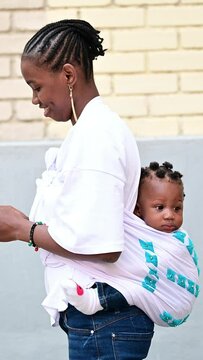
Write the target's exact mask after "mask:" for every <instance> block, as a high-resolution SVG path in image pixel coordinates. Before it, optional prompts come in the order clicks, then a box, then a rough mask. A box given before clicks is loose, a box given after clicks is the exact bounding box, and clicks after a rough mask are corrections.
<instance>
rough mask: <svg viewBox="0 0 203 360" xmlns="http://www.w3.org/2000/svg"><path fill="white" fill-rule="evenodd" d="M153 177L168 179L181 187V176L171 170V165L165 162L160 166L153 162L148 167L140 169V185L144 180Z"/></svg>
mask: <svg viewBox="0 0 203 360" xmlns="http://www.w3.org/2000/svg"><path fill="white" fill-rule="evenodd" d="M152 176H155V177H157V178H159V179H164V178H169V179H170V180H172V181H175V182H177V183H178V184H180V185H182V186H183V182H182V176H183V175H182V174H181V173H180V172H179V171H174V170H173V165H172V164H171V163H169V162H167V161H165V162H164V163H163V164H162V165H159V163H158V162H156V161H154V162H151V163H150V164H149V166H146V167H142V168H141V176H140V183H142V182H143V181H144V180H145V179H146V178H150V177H152Z"/></svg>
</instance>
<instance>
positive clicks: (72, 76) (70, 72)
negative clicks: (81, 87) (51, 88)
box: [63, 63, 77, 86]
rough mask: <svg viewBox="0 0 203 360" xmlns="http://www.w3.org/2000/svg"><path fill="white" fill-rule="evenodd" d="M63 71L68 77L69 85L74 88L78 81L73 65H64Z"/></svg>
mask: <svg viewBox="0 0 203 360" xmlns="http://www.w3.org/2000/svg"><path fill="white" fill-rule="evenodd" d="M63 71H64V74H65V77H66V81H67V85H70V86H73V85H75V83H76V80H77V72H76V69H75V67H74V66H73V65H71V64H69V63H67V64H64V65H63Z"/></svg>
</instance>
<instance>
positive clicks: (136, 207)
mask: <svg viewBox="0 0 203 360" xmlns="http://www.w3.org/2000/svg"><path fill="white" fill-rule="evenodd" d="M134 214H135V215H137V216H139V217H140V216H141V212H140V205H139V202H137V204H136V205H135V210H134Z"/></svg>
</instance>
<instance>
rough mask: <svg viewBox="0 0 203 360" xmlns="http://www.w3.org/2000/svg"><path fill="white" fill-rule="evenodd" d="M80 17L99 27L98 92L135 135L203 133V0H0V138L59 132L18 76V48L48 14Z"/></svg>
mask: <svg viewBox="0 0 203 360" xmlns="http://www.w3.org/2000/svg"><path fill="white" fill-rule="evenodd" d="M65 17H67V18H80V19H85V20H87V21H89V22H90V23H92V25H93V26H95V27H97V28H98V29H100V30H101V35H102V36H103V37H104V46H105V47H106V48H108V52H107V53H106V55H105V57H101V58H98V60H97V61H95V74H96V83H97V85H98V88H99V90H100V93H101V95H102V96H104V97H105V99H106V101H107V102H108V103H109V104H110V105H111V107H112V108H113V109H114V110H115V111H117V112H119V114H120V115H121V116H122V117H123V118H124V119H125V120H126V122H127V123H128V125H129V126H130V127H131V128H132V129H133V132H134V133H135V134H136V136H153V137H154V136H176V135H195V136H196V135H197V136H198V135H203V0H35V1H33V0H1V1H0V140H5V141H7V140H31V139H33V140H34V139H44V138H48V139H56V138H63V137H64V133H65V132H66V131H64V128H65V129H66V128H67V124H58V123H55V122H53V121H51V120H47V119H46V120H45V119H43V115H42V111H41V110H40V109H38V107H35V106H33V105H32V104H31V101H30V99H31V90H30V89H29V87H28V86H27V85H26V84H25V82H24V80H23V79H22V78H21V73H20V65H19V64H20V54H21V52H22V49H23V47H24V45H25V43H26V42H27V40H28V39H29V38H30V36H31V35H32V34H34V33H35V32H36V30H38V29H39V28H40V27H41V26H43V25H45V24H46V23H47V22H50V21H55V20H59V19H62V18H65Z"/></svg>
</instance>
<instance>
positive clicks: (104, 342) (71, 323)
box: [60, 283, 154, 360]
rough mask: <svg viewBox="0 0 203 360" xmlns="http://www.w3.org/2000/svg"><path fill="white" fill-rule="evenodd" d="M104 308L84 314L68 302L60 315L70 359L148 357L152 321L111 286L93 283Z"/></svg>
mask: <svg viewBox="0 0 203 360" xmlns="http://www.w3.org/2000/svg"><path fill="white" fill-rule="evenodd" d="M96 285H97V287H98V293H99V297H100V302H101V305H102V306H103V307H104V310H102V311H98V312H97V313H96V314H94V315H85V314H82V313H81V312H79V311H78V310H76V309H75V308H74V307H73V306H71V305H69V306H68V309H67V310H66V311H64V312H62V313H61V314H60V326H61V328H62V329H63V330H64V331H65V332H66V334H67V335H68V340H69V359H70V360H142V359H145V358H146V357H147V354H148V351H149V348H150V345H151V340H152V337H153V330H154V324H153V322H152V321H151V320H150V319H149V318H148V316H147V315H146V314H145V313H144V312H143V311H142V310H140V309H139V308H137V307H136V306H129V305H128V303H127V301H126V300H125V298H124V297H123V295H121V294H120V293H119V292H118V291H117V290H115V289H114V288H112V287H111V286H109V285H107V284H103V283H96Z"/></svg>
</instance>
